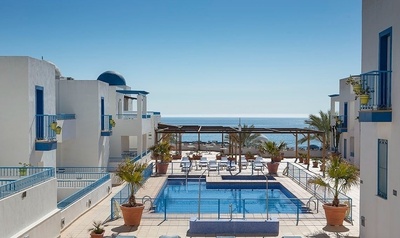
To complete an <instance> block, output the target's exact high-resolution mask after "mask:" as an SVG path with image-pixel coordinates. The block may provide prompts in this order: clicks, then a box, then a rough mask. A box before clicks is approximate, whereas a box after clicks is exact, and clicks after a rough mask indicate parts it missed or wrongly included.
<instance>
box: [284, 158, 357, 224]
mask: <svg viewBox="0 0 400 238" xmlns="http://www.w3.org/2000/svg"><path fill="white" fill-rule="evenodd" d="M286 175H287V176H288V177H289V178H291V179H292V180H293V181H295V182H296V183H297V184H299V185H300V186H301V187H303V188H304V189H305V190H307V191H308V192H309V193H311V195H312V196H314V197H315V198H317V199H318V200H321V201H322V202H324V203H327V202H332V201H333V194H332V193H331V192H329V190H328V189H326V188H325V189H317V186H316V185H315V184H310V183H308V180H310V179H314V178H316V176H317V175H315V174H311V173H310V172H309V171H307V170H305V169H304V168H299V167H297V166H295V165H294V164H292V163H290V162H288V163H287V174H286ZM339 200H340V201H341V203H344V202H347V203H348V206H349V209H350V212H349V214H348V216H347V219H348V220H349V221H352V215H353V212H352V199H351V197H349V196H347V195H346V194H344V193H339Z"/></svg>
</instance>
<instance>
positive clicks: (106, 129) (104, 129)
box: [100, 115, 115, 136]
mask: <svg viewBox="0 0 400 238" xmlns="http://www.w3.org/2000/svg"><path fill="white" fill-rule="evenodd" d="M114 126H115V122H114V120H113V119H112V116H111V115H102V116H101V133H100V135H101V136H111V135H112V128H113V127H114Z"/></svg>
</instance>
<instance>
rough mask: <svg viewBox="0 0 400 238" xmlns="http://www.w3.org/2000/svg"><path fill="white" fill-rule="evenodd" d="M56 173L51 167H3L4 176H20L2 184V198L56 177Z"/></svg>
mask: <svg viewBox="0 0 400 238" xmlns="http://www.w3.org/2000/svg"><path fill="white" fill-rule="evenodd" d="M54 174H55V172H54V168H50V167H1V168H0V175H1V176H2V177H5V176H7V177H10V178H12V177H19V178H18V179H16V180H14V181H10V182H9V183H6V184H4V185H1V186H0V199H1V198H5V197H7V196H10V195H12V194H15V193H17V192H20V191H21V190H23V189H26V188H28V187H32V186H34V185H36V184H39V183H42V182H45V181H47V180H49V179H51V178H54Z"/></svg>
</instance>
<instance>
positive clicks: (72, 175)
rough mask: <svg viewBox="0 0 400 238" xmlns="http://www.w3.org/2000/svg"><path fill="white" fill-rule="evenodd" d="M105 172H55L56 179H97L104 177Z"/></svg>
mask: <svg viewBox="0 0 400 238" xmlns="http://www.w3.org/2000/svg"><path fill="white" fill-rule="evenodd" d="M104 174H105V172H98V173H87V172H73V173H58V172H57V173H56V177H57V179H86V180H98V179H101V178H102V177H104Z"/></svg>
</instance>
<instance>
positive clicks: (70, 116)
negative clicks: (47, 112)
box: [57, 113, 75, 120]
mask: <svg viewBox="0 0 400 238" xmlns="http://www.w3.org/2000/svg"><path fill="white" fill-rule="evenodd" d="M73 119H75V114H64V113H61V114H57V120H73Z"/></svg>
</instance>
